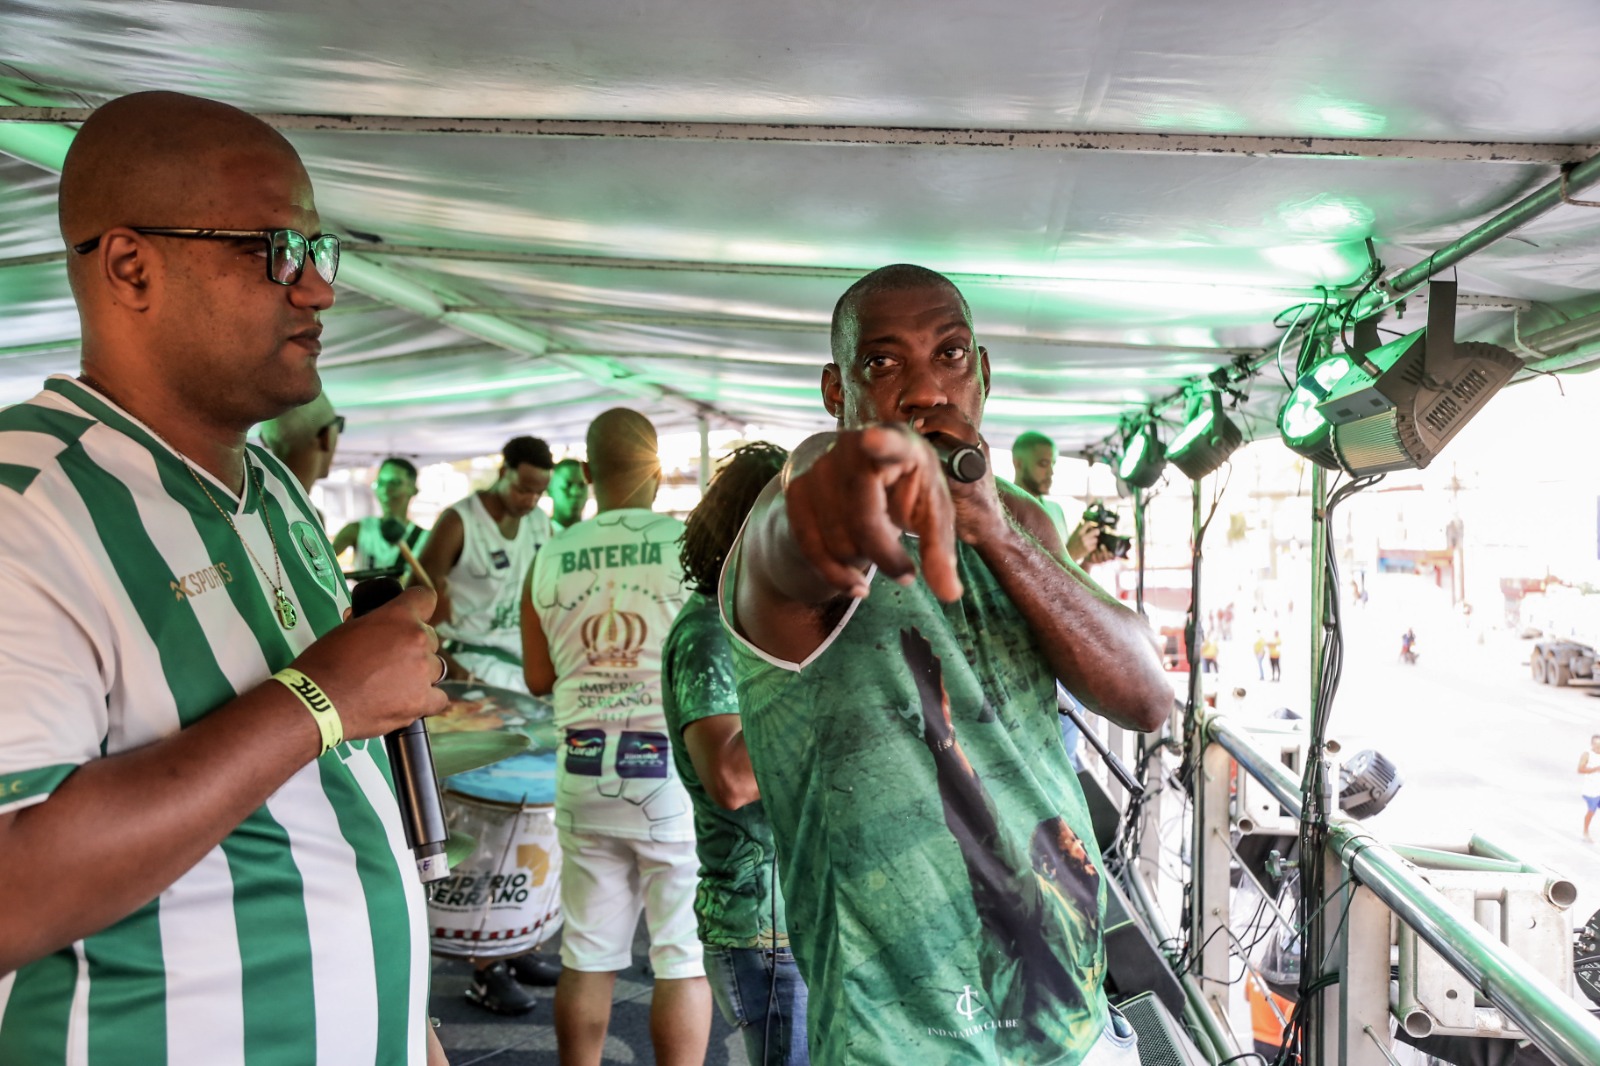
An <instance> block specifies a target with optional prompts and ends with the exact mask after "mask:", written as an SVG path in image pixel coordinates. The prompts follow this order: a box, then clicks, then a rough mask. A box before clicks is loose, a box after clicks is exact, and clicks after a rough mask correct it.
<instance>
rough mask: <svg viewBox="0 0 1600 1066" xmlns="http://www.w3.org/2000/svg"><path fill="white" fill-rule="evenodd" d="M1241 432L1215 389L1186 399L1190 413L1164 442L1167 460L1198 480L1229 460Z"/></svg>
mask: <svg viewBox="0 0 1600 1066" xmlns="http://www.w3.org/2000/svg"><path fill="white" fill-rule="evenodd" d="M1243 443H1244V434H1243V433H1242V432H1240V430H1239V427H1238V426H1237V425H1235V424H1234V422H1233V419H1231V418H1229V417H1228V415H1227V412H1225V411H1224V410H1223V409H1222V393H1220V392H1218V391H1216V390H1215V389H1208V390H1206V391H1205V392H1200V393H1196V394H1195V395H1194V396H1192V397H1190V399H1189V416H1188V419H1187V420H1186V421H1185V422H1184V424H1183V429H1181V430H1179V431H1178V435H1177V436H1176V437H1174V438H1172V443H1171V444H1169V445H1167V460H1168V461H1169V462H1171V463H1172V465H1173V466H1175V467H1177V468H1178V469H1179V470H1182V471H1183V472H1184V475H1185V476H1187V477H1189V478H1190V479H1192V480H1196V481H1198V480H1199V479H1200V478H1203V477H1205V476H1206V475H1207V474H1209V473H1211V472H1212V471H1213V470H1215V469H1216V468H1217V467H1219V466H1221V465H1222V464H1223V463H1225V462H1227V461H1228V456H1230V455H1232V454H1233V453H1234V450H1235V449H1237V448H1238V447H1239V445H1241V444H1243Z"/></svg>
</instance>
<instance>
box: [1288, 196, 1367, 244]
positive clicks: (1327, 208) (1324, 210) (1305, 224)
mask: <svg viewBox="0 0 1600 1066" xmlns="http://www.w3.org/2000/svg"><path fill="white" fill-rule="evenodd" d="M1278 215H1279V217H1281V218H1282V219H1283V221H1284V224H1285V225H1286V226H1288V227H1289V228H1290V229H1291V230H1293V231H1294V232H1296V233H1304V234H1306V235H1308V236H1312V237H1321V238H1324V239H1327V238H1332V239H1334V240H1339V239H1344V240H1352V239H1357V238H1362V237H1366V236H1368V235H1369V234H1370V233H1371V232H1372V209H1371V208H1369V207H1367V205H1366V204H1364V203H1361V202H1360V201H1359V200H1351V199H1347V198H1345V197H1342V196H1332V195H1329V194H1327V193H1321V194H1319V195H1317V196H1313V197H1311V198H1310V199H1309V200H1299V201H1296V202H1294V203H1288V204H1284V205H1282V206H1281V207H1279V208H1278Z"/></svg>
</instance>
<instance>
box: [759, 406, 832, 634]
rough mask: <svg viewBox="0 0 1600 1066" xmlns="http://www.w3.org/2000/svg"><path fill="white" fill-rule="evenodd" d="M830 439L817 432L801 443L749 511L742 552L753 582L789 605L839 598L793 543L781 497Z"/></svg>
mask: <svg viewBox="0 0 1600 1066" xmlns="http://www.w3.org/2000/svg"><path fill="white" fill-rule="evenodd" d="M834 436H835V435H834V434H832V433H818V434H815V435H814V436H811V437H807V438H806V439H805V440H804V441H802V442H801V443H800V444H799V445H798V446H797V447H796V448H795V450H794V452H793V453H792V454H791V455H790V456H789V462H788V465H787V466H785V468H784V471H783V473H782V474H781V475H779V477H777V478H775V479H773V483H772V484H770V485H768V486H767V488H766V490H765V491H763V492H762V494H761V495H760V496H759V497H758V498H757V500H756V503H755V506H754V507H753V508H752V509H751V515H750V521H749V527H748V528H749V533H748V535H747V537H746V543H745V546H744V550H745V551H746V552H748V553H749V554H748V555H747V556H746V558H747V559H748V560H749V561H750V565H751V569H752V572H753V573H754V574H755V575H756V576H755V580H766V581H768V582H770V583H771V584H772V585H773V586H774V587H775V590H776V591H777V592H778V594H779V595H780V596H781V597H782V598H783V599H785V600H788V601H790V602H793V603H804V604H823V603H827V602H829V601H831V600H835V599H838V597H839V590H838V589H837V588H836V587H834V586H833V585H831V584H829V583H828V582H827V581H826V580H825V579H824V578H823V577H822V575H821V574H819V573H818V572H817V570H816V568H815V567H813V566H812V565H811V563H810V561H809V560H808V559H806V557H805V554H804V553H803V552H802V551H801V550H800V546H799V544H798V543H796V541H795V538H794V534H793V532H792V531H791V530H790V528H789V515H788V508H787V506H786V503H785V500H784V495H783V488H784V486H785V485H787V483H788V482H789V481H792V480H793V479H794V478H796V477H799V476H800V475H801V474H803V473H805V472H806V471H807V470H809V469H810V468H811V464H812V463H814V462H816V461H817V459H818V458H820V457H821V456H822V455H824V454H826V452H827V451H828V448H829V447H830V446H831V445H832V443H833V438H834Z"/></svg>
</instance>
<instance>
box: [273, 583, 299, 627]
mask: <svg viewBox="0 0 1600 1066" xmlns="http://www.w3.org/2000/svg"><path fill="white" fill-rule="evenodd" d="M272 592H273V595H275V596H277V597H278V622H279V624H280V625H282V626H283V628H285V629H293V628H294V627H295V626H297V625H299V624H300V616H299V615H298V614H296V613H295V610H294V604H292V603H290V602H289V597H288V596H286V595H284V592H283V590H282V589H273V590H272Z"/></svg>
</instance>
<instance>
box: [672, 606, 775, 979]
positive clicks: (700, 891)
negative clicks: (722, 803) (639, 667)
mask: <svg viewBox="0 0 1600 1066" xmlns="http://www.w3.org/2000/svg"><path fill="white" fill-rule="evenodd" d="M661 702H662V710H663V711H665V712H666V717H667V732H668V733H669V734H670V739H671V741H672V758H673V760H674V761H675V762H676V763H677V766H678V777H679V778H681V779H682V780H683V786H684V788H686V789H688V790H689V798H690V800H691V801H693V803H694V837H695V850H696V851H697V852H698V853H699V856H700V886H699V888H697V889H696V890H695V894H694V913H695V918H696V919H697V920H698V923H699V929H700V942H701V943H702V944H707V945H710V946H711V947H719V948H754V947H772V946H773V940H774V938H773V928H774V925H776V928H777V938H776V940H777V946H779V947H783V946H786V945H787V944H788V942H789V938H788V936H787V934H785V933H784V929H783V894H782V893H781V892H780V893H778V896H777V898H776V899H774V898H773V895H772V868H773V862H772V860H773V855H774V849H773V845H772V827H771V826H770V825H768V824H767V815H766V812H765V811H764V810H763V809H762V806H761V801H760V800H757V801H756V802H754V803H750V804H746V805H745V806H743V807H740V808H739V809H738V810H736V811H729V810H724V809H723V808H721V807H719V806H717V804H716V802H715V801H714V800H712V798H711V797H710V796H709V795H707V794H706V788H705V785H703V784H701V782H700V775H699V774H698V773H696V772H695V768H694V763H693V762H692V761H691V760H690V759H689V749H688V748H687V747H686V746H685V745H684V742H683V730H684V727H685V726H687V725H689V723H691V722H698V721H699V720H700V719H702V718H709V717H711V716H712V715H717V714H734V715H736V714H738V713H739V700H738V697H737V696H736V695H735V693H734V689H733V651H732V649H731V648H730V647H729V643H728V633H727V630H725V629H723V628H722V619H721V618H720V617H719V616H718V612H717V605H716V604H715V603H714V602H712V601H711V600H709V599H707V598H706V597H704V596H702V595H700V594H699V593H695V594H694V595H692V596H690V597H689V602H688V603H686V604H684V607H683V610H681V611H679V612H678V617H677V618H676V619H675V620H674V621H673V623H672V629H671V631H669V632H668V633H667V642H666V646H665V647H663V648H662V650H661Z"/></svg>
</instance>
